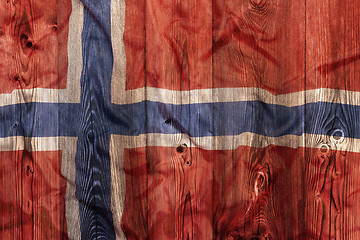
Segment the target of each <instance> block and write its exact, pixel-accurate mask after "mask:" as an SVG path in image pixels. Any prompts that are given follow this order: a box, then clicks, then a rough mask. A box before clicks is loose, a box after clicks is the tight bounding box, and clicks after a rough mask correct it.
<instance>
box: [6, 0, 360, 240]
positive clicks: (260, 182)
mask: <svg viewBox="0 0 360 240" xmlns="http://www.w3.org/2000/svg"><path fill="white" fill-rule="evenodd" d="M113 2H116V4H118V5H119V6H121V7H123V8H124V14H125V16H122V17H120V16H119V18H118V20H119V19H124V20H125V23H123V24H124V26H123V25H121V24H118V25H116V24H114V23H113V22H112V21H116V20H115V19H113V18H111V11H112V9H111V6H113V5H112V4H113ZM81 4H82V5H83V7H84V16H83V18H84V22H83V23H81V24H83V31H82V36H81V39H77V40H75V41H79V42H81V43H82V56H83V63H82V65H81V66H82V75H81V77H79V79H73V80H74V81H78V82H80V84H79V85H80V86H81V96H80V99H79V101H80V102H79V103H76V104H78V105H75V104H74V105H71V106H70V107H68V108H67V110H61V109H60V107H62V106H61V105H54V106H53V105H51V106H53V107H49V109H50V110H49V111H48V112H51V115H50V114H49V116H44V114H43V113H42V112H41V111H40V110H39V109H42V108H41V107H40V105H39V104H38V105H36V104H32V103H31V102H33V101H35V100H36V97H34V96H35V95H36V94H38V92H37V91H35V90H34V91H32V90H31V89H33V88H51V89H65V88H66V86H67V84H68V83H69V82H66V80H67V79H68V78H69V76H67V71H66V69H67V68H68V55H69V54H70V53H68V52H67V46H68V45H67V44H69V43H67V39H68V32H69V27H68V25H69V14H70V12H71V3H70V1H69V0H52V1H40V0H18V1H16V0H3V1H2V2H1V3H0V59H2V60H1V62H0V94H4V93H11V94H12V95H11V99H12V102H13V103H19V102H22V103H26V104H14V105H11V106H9V107H8V108H9V109H10V110H9V112H7V114H8V115H0V121H1V122H0V124H1V126H0V128H1V133H2V134H3V132H6V133H7V136H12V135H19V136H22V137H20V138H17V139H16V140H14V141H13V140H11V141H10V140H9V144H10V145H11V144H12V145H11V147H10V149H11V151H4V150H3V149H4V146H1V145H0V151H1V152H0V161H1V162H0V167H1V168H0V185H4V186H7V187H6V188H3V189H1V190H0V195H1V196H0V201H1V202H0V204H1V205H0V238H3V239H19V238H21V239H40V238H44V239H45V238H46V239H59V238H67V237H68V234H66V232H69V230H67V229H74V228H77V227H78V226H77V225H76V224H74V226H73V225H71V226H70V225H67V224H66V223H69V222H76V221H71V220H69V217H74V215H75V214H77V215H79V216H77V217H78V218H79V219H80V220H79V222H80V223H79V224H80V227H79V229H80V230H74V231H73V230H72V232H77V233H78V236H72V237H74V238H80V237H81V238H83V239H97V238H102V239H115V238H116V237H117V238H123V237H126V238H127V239H249V240H250V239H299V240H300V239H344V240H345V239H346V240H347V239H355V240H356V239H360V233H359V231H360V218H359V217H358V214H359V210H358V209H359V207H360V206H359V205H360V201H359V200H358V198H359V197H358V193H359V184H360V178H359V177H358V176H359V172H360V162H359V160H360V156H359V153H354V152H351V151H349V149H353V147H352V146H353V145H354V144H355V143H354V140H353V139H352V138H358V137H359V136H358V135H357V134H358V133H357V132H356V129H358V125H359V120H358V119H360V118H359V115H358V111H357V110H356V111H355V110H354V107H353V106H351V105H346V104H349V103H350V104H355V105H359V102H358V101H359V100H358V99H357V98H356V97H353V96H354V95H351V94H347V93H345V94H343V93H342V92H341V91H331V92H326V93H325V92H324V91H318V92H316V93H313V95H311V96H310V97H309V96H308V95H307V94H306V93H305V92H301V91H304V90H312V89H319V88H330V89H340V90H348V91H359V90H360V80H359V75H360V74H359V73H360V71H359V68H360V65H359V63H360V62H359V60H360V42H359V41H360V27H359V26H360V24H359V23H360V8H359V6H360V1H358V0H304V1H295V0H291V1H290V0H275V1H270V0H231V1H220V0H212V1H210V0H196V1H192V0H182V1H179V0H166V1H165V0H163V1H161V0H124V1H121V0H117V1H115V0H112V1H110V0H102V1H95V0H84V1H82V3H81ZM119 21H120V20H119ZM79 24H80V23H79ZM111 24H113V25H111ZM113 26H115V27H119V28H121V27H124V35H123V36H122V35H113V32H112V27H113ZM70 31H71V30H70ZM114 41H120V42H122V41H123V45H124V51H125V55H126V61H125V62H121V63H120V64H123V65H124V69H126V85H125V88H126V89H127V90H133V89H136V88H141V87H150V88H163V89H168V90H175V91H188V90H193V89H206V88H240V87H253V88H255V90H252V91H251V94H253V95H254V96H255V97H256V99H254V100H257V101H265V100H266V96H265V94H264V91H262V90H261V89H265V90H266V91H268V92H270V93H271V94H273V95H277V96H278V95H281V94H288V93H293V92H301V94H300V95H297V97H296V99H295V97H294V95H285V96H283V97H282V101H280V100H278V99H280V98H276V97H274V98H272V99H271V101H267V103H266V104H265V103H264V104H262V103H256V104H254V105H251V104H249V105H246V107H245V108H246V109H241V111H244V112H245V111H248V112H249V111H251V112H252V115H251V116H253V118H251V119H248V118H246V117H243V116H242V115H239V113H238V111H240V109H237V108H236V106H237V105H236V104H232V105H229V106H232V107H229V108H227V111H229V109H231V108H232V109H231V111H232V112H233V114H232V116H230V117H229V118H228V119H221V117H222V115H223V113H222V112H221V109H219V107H215V106H214V105H211V104H208V105H203V107H202V108H200V107H196V106H193V105H186V104H187V103H189V99H195V101H192V103H197V102H196V100H197V98H198V97H199V98H200V96H197V95H196V93H193V95H191V94H189V95H188V98H185V97H183V95H179V96H180V97H179V96H178V95H176V94H177V92H173V93H171V97H173V102H172V103H174V104H178V105H181V104H184V105H182V106H180V107H172V106H165V105H154V104H153V105H151V104H152V103H150V102H142V103H141V104H138V105H137V106H138V107H139V108H140V107H142V106H144V107H143V109H144V112H143V116H139V115H140V114H139V112H138V111H137V109H136V108H135V107H134V108H132V107H131V106H125V107H123V108H121V109H120V108H119V109H120V110H118V109H117V108H116V107H117V106H115V105H116V104H113V103H112V102H111V101H112V97H113V96H111V88H112V83H111V79H112V76H111V74H112V73H113V72H114V69H112V66H113V62H114V61H113V60H114V56H113V55H112V54H113V53H118V52H119V49H113V48H114V46H118V45H114V44H113V42H114ZM123 54H124V53H123ZM72 64H74V65H76V64H78V65H79V63H75V62H72ZM116 64H119V63H116ZM116 67H117V66H116ZM71 77H73V76H71ZM113 80H114V79H113ZM115 80H116V79H115ZM15 89H17V91H14V90H15ZM29 89H30V91H28V90H29ZM217 93H218V92H215V91H214V94H213V95H212V96H211V99H212V101H214V102H216V101H218V100H219V99H220V100H221V99H223V97H224V96H221V95H218V94H217ZM341 93H342V94H341ZM53 94H55V95H56V94H59V93H58V92H56V93H55V92H54V93H53ZM70 94H72V93H70ZM227 94H229V95H230V96H226V97H227V99H232V100H234V99H238V96H236V92H235V91H234V92H231V91H228V92H227ZM245 94H246V92H245ZM249 94H250V92H249ZM323 94H331V95H329V96H327V99H328V100H329V101H330V102H337V103H344V104H327V103H318V105H316V106H313V105H310V104H308V105H306V104H307V103H309V102H316V101H317V100H320V99H323V98H322V97H323V96H322V95H323ZM74 95H76V94H75V93H74ZM129 96H130V95H129ZM56 97H58V98H61V97H60V96H55V98H56ZM134 97H135V96H134ZM150 97H152V96H150V93H149V92H147V90H146V91H144V99H149V98H150ZM284 99H285V103H286V102H288V103H289V105H291V102H294V101H296V102H297V104H299V105H305V107H303V108H299V109H300V110H298V111H301V114H299V116H300V119H295V118H291V116H287V115H285V117H284V115H282V113H281V111H280V110H276V109H275V110H274V109H273V108H274V107H273V106H274V105H276V104H284ZM127 100H128V101H129V103H131V99H127ZM220 100H219V101H220ZM160 102H161V101H160ZM199 102H200V100H199ZM1 106H3V105H2V104H1ZM46 106H47V105H46ZM49 106H50V105H49ZM154 106H155V107H154ZM291 106H292V105H291ZM321 106H323V107H322V108H321ZM156 107H157V108H158V109H157V112H156V111H153V108H156ZM247 107H248V108H247ZM284 108H285V107H284ZM173 109H176V111H175V112H174V111H173ZM312 109H313V110H312ZM317 109H322V110H321V111H315V110H317ZM150 110H151V111H152V112H151V111H150ZM201 111H207V112H210V114H207V113H206V114H204V113H203V112H201ZM1 112H2V113H3V112H5V111H3V110H1ZM73 112H76V114H75V115H74V116H76V121H77V122H68V123H66V121H65V123H66V124H69V125H70V124H71V125H75V126H76V127H75V129H76V131H70V130H69V131H67V132H66V131H63V129H62V128H61V127H63V126H66V124H64V119H65V120H67V116H66V115H67V114H68V115H71V116H73V115H72V114H74V113H73ZM154 112H155V113H156V114H159V115H160V116H154ZM235 113H236V114H235ZM266 114H270V115H271V114H272V115H271V116H270V117H269V116H265V115H266ZM9 115H11V116H9ZM184 115H187V116H186V119H187V120H186V121H182V119H184ZM135 116H136V117H140V118H141V117H142V118H144V119H145V120H144V121H143V122H141V121H139V122H140V123H142V125H139V124H138V123H139V122H136V121H135V119H132V118H135ZM204 116H209V117H208V118H205V117H204ZM239 116H240V117H239ZM244 116H245V113H244ZM41 117H47V118H48V120H47V122H48V123H49V122H52V123H53V124H52V125H49V126H47V128H51V129H55V130H54V131H53V132H56V133H57V134H58V135H61V136H62V135H64V136H73V137H77V151H76V156H74V158H70V157H69V159H68V161H73V162H75V163H76V170H75V169H74V172H75V171H76V181H74V182H70V179H65V178H64V176H63V175H64V172H63V169H61V168H62V167H60V166H61V165H62V164H63V163H61V161H60V159H64V158H61V154H62V153H61V150H59V149H60V146H59V147H58V149H57V150H56V151H38V149H37V146H36V145H31V144H30V145H29V144H28V145H27V149H26V150H24V151H23V150H20V151H17V150H18V149H19V147H20V146H21V145H24V144H25V143H24V142H25V140H24V138H23V137H29V138H30V137H36V136H38V135H42V134H43V132H41V131H42V129H44V127H43V126H42V123H43V122H42V120H41V119H40V118H41ZM9 119H10V120H9ZM69 119H72V120H74V118H70V117H69ZM154 119H161V121H162V122H161V123H159V125H156V124H154ZM218 119H221V120H218ZM264 119H267V121H268V122H265V124H267V125H268V126H270V127H266V128H265V127H264V126H263V124H264ZM6 121H10V122H11V127H10V129H5V130H4V129H3V128H5V127H4V126H8V125H9V124H8V123H7V122H6ZM25 122H26V124H25ZM282 122H284V123H285V124H284V125H281V124H279V123H282ZM299 123H301V124H300V125H301V126H295V125H299ZM310 123H316V124H310ZM137 124H138V125H137ZM120 125H121V127H122V128H126V127H127V128H128V129H126V130H121V131H122V133H123V134H124V135H126V134H128V135H139V134H140V133H149V132H156V131H160V130H161V129H160V130H159V129H156V127H158V126H160V125H161V126H166V127H167V128H169V129H172V130H171V131H170V132H167V133H168V134H169V133H170V134H171V133H182V134H183V135H182V136H179V135H175V134H174V135H173V136H172V137H171V138H170V139H171V140H170V143H167V146H160V147H159V146H156V144H153V142H152V141H153V140H151V139H150V137H147V136H146V137H145V140H144V141H145V145H146V146H144V147H143V146H142V147H136V146H137V144H138V143H137V142H136V141H135V140H126V141H128V142H126V144H125V143H124V142H121V141H118V142H116V141H115V142H111V139H112V136H111V134H113V130H114V129H120V128H121V127H118V126H120ZM236 125H247V126H249V127H248V128H247V131H250V132H252V133H260V134H263V135H267V136H272V137H277V134H278V133H281V132H286V131H285V130H286V129H292V128H299V129H305V130H304V131H305V132H307V133H317V134H318V135H315V134H313V135H304V137H303V138H298V139H297V140H294V142H293V143H291V144H288V145H291V146H294V145H295V147H289V146H288V147H286V146H276V144H278V145H281V144H280V141H279V142H277V140H276V139H275V140H269V139H266V138H260V137H259V136H258V135H252V136H250V137H248V138H246V139H245V140H244V141H242V143H244V144H242V145H241V144H240V145H241V146H238V145H236V144H237V140H236V139H235V136H234V138H232V137H229V138H212V140H211V144H208V143H206V144H207V146H211V147H210V148H211V149H215V150H211V149H205V148H204V147H202V146H204V145H206V144H205V142H206V141H208V140H207V139H200V140H199V141H198V142H195V140H194V139H193V138H192V137H194V136H202V134H203V132H202V131H203V129H210V131H209V132H208V133H206V134H207V135H206V134H204V135H206V136H217V135H222V134H221V133H226V135H228V136H232V135H238V132H236V131H235V130H234V126H236ZM124 126H125V127H124ZM154 126H155V127H154ZM194 126H200V127H198V128H196V127H194ZM279 126H281V128H282V129H281V130H279V131H278V129H275V128H277V127H279ZM70 128H71V129H73V127H72V126H71V127H70V126H69V129H70ZM159 128H160V127H159ZM163 128H165V127H163ZM154 129H155V130H154ZM218 129H220V130H218ZM263 129H266V130H264V131H262V130H263ZM283 129H285V130H283ZM212 130H213V131H212ZM114 131H115V130H114ZM121 131H120V130H119V132H121ZM115 132H116V131H115ZM160 132H161V131H160ZM45 135H46V134H45ZM58 135H56V134H52V133H51V134H48V135H46V137H53V136H58ZM120 135H121V134H120ZM344 137H345V138H344ZM19 139H20V140H19ZM124 139H125V138H124ZM299 139H300V140H299ZM28 140H29V139H28ZM28 140H27V141H28ZM30 140H31V139H30ZM132 141H133V142H132ZM158 141H161V139H160V138H159V140H158ZM267 141H268V142H267ZM30 142H31V141H30ZM110 142H111V143H110ZM282 144H283V143H282ZM123 145H124V146H125V145H126V146H127V147H126V148H125V149H122V148H121V147H120V146H123ZM132 145H133V147H134V148H132ZM168 145H171V147H169V146H168ZM268 145H269V146H268ZM283 145H286V144H283ZM304 145H305V146H310V145H311V146H312V147H305V146H304ZM220 146H227V149H221V147H220ZM259 146H260V147H259ZM119 149H120V150H119ZM119 151H122V152H119ZM73 155H75V154H73ZM66 164H67V163H66ZM74 165H75V164H74ZM69 166H73V165H71V164H69ZM69 166H66V168H70V167H69ZM8 168H10V169H11V170H10V171H8ZM65 181H67V182H66V183H65ZM69 182H70V183H69ZM70 184H72V185H73V186H72V187H73V188H75V186H74V185H75V184H76V190H77V192H76V198H77V199H76V200H75V201H74V199H73V201H74V202H75V204H78V212H75V214H74V215H69V214H67V210H66V209H65V200H64V199H65V197H64V195H65V189H68V188H69V185H70ZM110 188H111V189H110ZM49 191H53V192H55V193H56V194H54V195H51V196H49V199H50V200H49V199H47V198H46V196H47V195H46V193H48V192H49ZM114 193H116V194H119V195H120V194H121V195H122V196H115V197H114ZM72 197H73V198H74V197H75V196H72ZM66 201H67V200H66ZM31 204H32V205H31ZM65 215H66V217H65ZM65 218H67V219H65ZM69 236H70V235H69Z"/></svg>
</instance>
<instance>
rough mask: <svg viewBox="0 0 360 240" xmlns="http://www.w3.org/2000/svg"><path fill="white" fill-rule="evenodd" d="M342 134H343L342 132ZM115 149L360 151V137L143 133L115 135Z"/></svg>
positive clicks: (113, 140)
mask: <svg viewBox="0 0 360 240" xmlns="http://www.w3.org/2000/svg"><path fill="white" fill-rule="evenodd" d="M340 134H341V133H340ZM111 139H112V142H113V144H115V143H116V146H115V145H114V146H113V147H114V149H115V148H116V149H124V148H139V147H145V146H163V147H177V146H178V145H180V144H186V145H187V146H189V147H199V148H203V149H206V150H232V149H236V148H237V147H239V146H249V147H256V148H263V147H267V146H269V145H278V146H284V147H291V148H298V147H308V148H324V147H325V145H326V148H328V149H332V150H341V151H349V152H360V139H353V138H346V137H343V136H341V137H339V139H336V137H333V136H327V135H318V134H303V135H301V136H296V135H285V136H280V137H267V136H263V135H259V134H255V133H249V132H246V133H242V134H240V135H235V136H214V137H193V138H189V137H188V136H187V135H185V134H160V133H151V134H141V135H139V136H123V135H112V136H111Z"/></svg>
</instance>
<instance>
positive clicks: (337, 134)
mask: <svg viewBox="0 0 360 240" xmlns="http://www.w3.org/2000/svg"><path fill="white" fill-rule="evenodd" d="M344 138H345V133H344V130H342V129H335V130H333V131H332V133H331V137H330V139H331V141H332V142H334V143H342V142H343V141H344Z"/></svg>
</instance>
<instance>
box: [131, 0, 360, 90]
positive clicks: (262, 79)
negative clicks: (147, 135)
mask: <svg viewBox="0 0 360 240" xmlns="http://www.w3.org/2000/svg"><path fill="white" fill-rule="evenodd" d="M125 3H126V7H125V32H124V43H125V52H126V89H136V88H142V87H145V86H147V87H155V88H164V89H172V90H191V89H206V88H234V87H256V88H263V89H266V90H268V91H270V92H272V93H273V94H285V93H291V92H297V91H303V90H309V89H316V88H332V89H346V90H352V91H360V82H359V81H348V83H347V84H344V83H343V82H344V80H342V79H341V77H340V76H343V71H344V67H345V66H346V65H351V64H352V65H354V64H357V63H358V61H359V59H360V58H359V53H355V54H353V55H350V54H351V51H349V52H348V51H343V50H340V49H338V48H336V49H334V50H332V51H329V50H323V49H324V48H326V47H327V46H328V45H329V44H328V43H322V42H320V40H321V41H334V42H336V41H337V45H336V46H343V45H344V43H343V42H341V41H343V39H344V38H343V37H341V36H343V35H341V34H340V35H338V38H339V39H333V38H330V37H323V38H322V37H321V35H320V38H319V40H318V36H319V29H316V30H315V32H312V31H313V29H314V27H316V26H318V21H317V19H316V18H311V14H309V16H308V19H305V18H306V16H305V9H304V8H305V7H304V2H294V1H292V2H286V1H280V2H269V1H260V2H259V3H256V2H254V1H237V0H231V1H226V2H224V1H219V0H213V1H210V0H200V1H190V0H189V1H188V0H185V1H175V2H173V1H170V2H167V1H160V0H150V1H148V0H147V1H145V0H136V1H133V0H125ZM353 4H355V5H356V3H353ZM355 5H354V8H356V7H355ZM200 9H201V10H200ZM289 9H292V10H291V11H290V10H289ZM295 9H296V10H295ZM314 9H316V8H314ZM334 9H335V8H334ZM323 14H327V12H326V11H324V13H323ZM320 17H321V16H320ZM285 19H286V20H285ZM305 21H306V23H307V25H306V26H305V24H304V23H305ZM324 22H325V21H324ZM326 23H327V25H326V26H325V30H323V31H325V32H326V31H327V30H326V29H331V28H332V27H333V26H332V25H333V24H334V23H333V22H332V21H330V20H329V21H327V22H326ZM349 24H350V23H349ZM351 24H353V25H354V26H357V25H358V24H357V22H356V19H352V22H351ZM305 27H307V31H305ZM343 29H345V28H343ZM305 32H306V34H305ZM348 34H349V35H351V33H348ZM352 36H354V33H353V34H352ZM307 38H308V39H307ZM315 39H316V40H315ZM319 49H320V51H319ZM305 56H306V57H305ZM305 65H306V66H305ZM329 73H332V76H336V77H333V78H330V77H328V76H327V75H328V74H329ZM339 77H340V79H339Z"/></svg>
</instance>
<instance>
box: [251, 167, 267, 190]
mask: <svg viewBox="0 0 360 240" xmlns="http://www.w3.org/2000/svg"><path fill="white" fill-rule="evenodd" d="M269 182H270V180H269V169H268V168H265V169H261V170H259V171H258V172H257V173H256V175H255V181H254V192H255V196H258V195H260V194H261V193H262V192H264V191H266V189H267V187H268V185H269Z"/></svg>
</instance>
